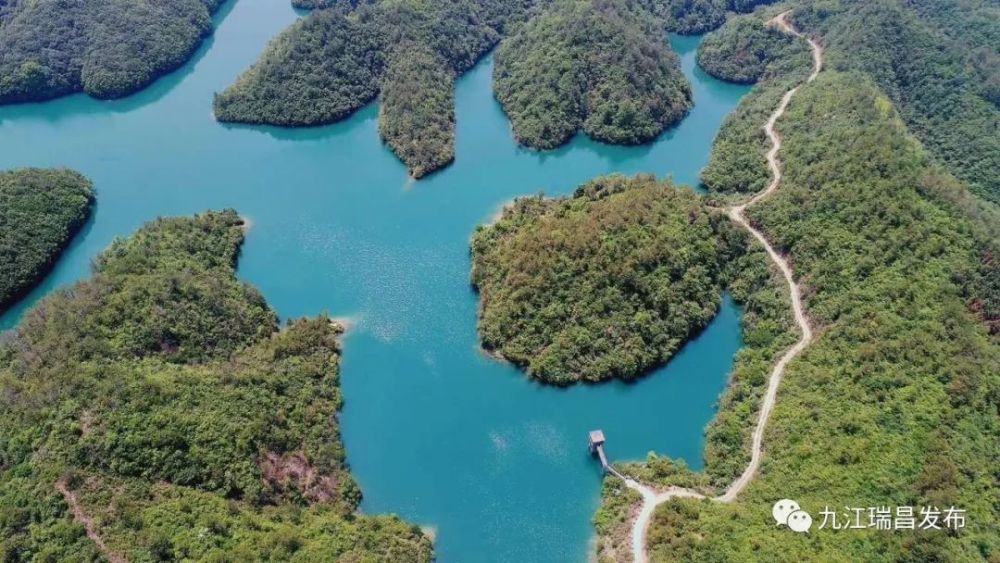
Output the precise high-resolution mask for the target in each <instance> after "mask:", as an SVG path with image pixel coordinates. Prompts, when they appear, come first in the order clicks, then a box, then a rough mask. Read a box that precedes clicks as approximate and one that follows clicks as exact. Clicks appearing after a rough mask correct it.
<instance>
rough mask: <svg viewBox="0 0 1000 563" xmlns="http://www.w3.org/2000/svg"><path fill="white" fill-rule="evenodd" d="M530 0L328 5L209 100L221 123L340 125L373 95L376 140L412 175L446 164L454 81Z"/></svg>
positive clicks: (450, 154)
mask: <svg viewBox="0 0 1000 563" xmlns="http://www.w3.org/2000/svg"><path fill="white" fill-rule="evenodd" d="M533 4H534V0H442V1H439V2H421V1H418V0H402V1H398V2H359V3H357V5H356V6H354V5H352V3H351V2H337V3H335V4H334V5H333V7H332V8H328V9H320V10H317V11H315V12H313V13H311V14H309V15H308V16H307V17H305V18H304V19H302V20H301V21H299V22H296V23H295V24H294V25H292V27H290V28H289V29H288V30H286V31H285V32H283V33H282V34H281V35H280V36H279V37H277V38H276V39H275V40H273V41H272V42H271V43H270V44H269V45H268V47H267V49H266V50H265V52H264V53H263V54H262V55H261V57H260V60H258V61H257V63H255V64H254V65H253V66H252V67H251V68H250V69H249V70H248V71H247V72H246V73H244V74H243V75H242V76H240V77H239V79H238V80H237V81H236V83H235V84H233V85H232V86H230V87H229V88H227V89H226V90H225V91H223V92H222V93H220V94H218V95H217V96H216V98H215V115H216V117H217V118H218V119H219V120H221V121H229V122H241V123H269V124H274V125H286V126H305V125H321V124H325V123H332V122H335V121H338V120H340V119H343V118H345V117H347V116H348V115H350V114H351V113H353V112H354V111H355V110H357V109H358V108H360V107H362V106H364V105H365V104H367V103H369V102H371V101H372V100H373V99H374V98H375V97H376V96H378V95H379V93H380V92H381V93H382V100H381V101H382V109H381V112H380V115H379V132H380V133H381V135H382V137H383V139H384V140H385V141H386V143H387V144H388V145H389V146H390V148H392V149H393V151H394V152H395V153H396V154H397V156H399V157H400V158H401V159H402V160H403V162H404V163H405V164H406V165H407V168H408V169H409V170H410V173H411V174H412V175H413V176H414V177H421V176H423V175H425V174H427V173H429V172H431V171H433V170H436V169H438V168H440V167H442V166H444V165H446V164H447V163H449V162H451V161H452V160H453V159H454V155H455V123H454V120H455V119H454V111H455V109H454V80H455V76H457V75H458V74H461V73H463V72H465V71H466V70H468V69H469V68H471V67H472V65H473V64H475V63H476V61H478V60H479V58H480V57H482V56H483V55H484V54H485V53H486V52H487V51H489V50H490V49H491V48H492V47H493V46H494V45H496V43H497V41H499V39H500V37H501V35H502V34H503V33H505V32H506V31H507V30H508V28H509V27H510V26H512V25H515V24H516V23H517V22H519V21H522V20H523V19H524V18H525V17H527V14H528V12H529V10H530V8H531V7H532V5H533Z"/></svg>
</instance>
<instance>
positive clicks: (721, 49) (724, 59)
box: [698, 16, 809, 84]
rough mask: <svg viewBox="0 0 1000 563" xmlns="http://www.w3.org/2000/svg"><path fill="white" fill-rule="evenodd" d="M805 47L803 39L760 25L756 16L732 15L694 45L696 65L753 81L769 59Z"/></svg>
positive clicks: (723, 76)
mask: <svg viewBox="0 0 1000 563" xmlns="http://www.w3.org/2000/svg"><path fill="white" fill-rule="evenodd" d="M808 50H809V49H808V47H807V46H806V44H805V42H804V41H799V40H796V39H795V38H794V37H793V36H792V35H790V34H788V33H786V32H784V31H783V30H780V29H777V28H775V27H774V26H766V25H764V22H763V21H762V19H761V18H760V17H759V16H735V17H733V18H732V19H730V20H729V22H727V23H726V25H724V26H722V27H721V28H719V29H718V30H716V31H713V32H711V33H709V34H708V35H706V36H705V39H704V40H702V42H701V43H700V44H699V45H698V66H700V67H701V68H703V69H705V72H707V73H709V74H711V75H712V76H714V77H716V78H719V79H721V80H727V81H729V82H739V83H742V84H753V83H756V82H757V81H758V80H760V79H761V78H762V77H763V76H764V73H765V71H766V70H767V68H768V66H769V65H770V64H771V63H772V62H774V61H776V60H778V59H781V58H784V57H791V56H796V55H799V56H801V55H804V54H807V53H808Z"/></svg>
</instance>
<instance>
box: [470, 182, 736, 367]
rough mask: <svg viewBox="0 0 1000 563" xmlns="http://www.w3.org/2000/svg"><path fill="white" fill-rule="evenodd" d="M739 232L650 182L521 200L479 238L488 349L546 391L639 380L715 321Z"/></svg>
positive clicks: (693, 201) (476, 274)
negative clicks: (728, 236) (729, 236)
mask: <svg viewBox="0 0 1000 563" xmlns="http://www.w3.org/2000/svg"><path fill="white" fill-rule="evenodd" d="M730 228H731V226H730V224H729V222H728V221H727V220H726V219H725V218H723V217H722V216H721V215H720V214H717V213H712V212H710V211H709V210H708V209H707V208H705V207H704V205H703V204H702V202H701V200H700V198H699V197H698V196H697V195H695V194H694V193H693V192H691V191H690V190H687V189H678V188H675V187H674V186H673V185H672V184H671V183H670V182H669V181H662V182H660V181H656V180H655V179H654V178H652V177H649V176H637V177H634V178H627V177H623V176H609V177H604V178H599V179H597V180H594V181H591V182H589V183H587V184H584V185H582V186H580V187H579V188H578V189H577V191H576V194H575V195H574V196H573V197H571V198H557V199H546V198H543V197H541V196H539V197H530V198H522V199H519V200H517V201H516V202H515V203H514V204H513V205H512V206H511V207H509V208H508V209H506V210H505V211H504V213H503V216H502V217H501V218H500V219H499V221H497V223H496V224H494V225H491V226H487V227H480V228H478V229H477V230H476V232H475V234H474V236H473V239H472V260H473V268H472V282H473V284H474V285H475V287H476V288H477V289H478V291H479V293H480V299H481V306H480V319H479V333H480V338H481V340H482V344H483V346H484V347H485V348H486V349H487V350H490V351H492V352H494V353H496V354H497V355H499V356H502V357H503V358H505V359H508V360H510V361H512V362H514V363H515V364H517V365H519V366H523V367H525V368H526V370H527V372H528V374H529V375H530V376H531V377H534V378H537V379H539V380H541V381H544V382H547V383H554V384H558V385H567V384H570V383H574V382H577V381H591V382H593V381H600V380H605V379H610V378H621V379H626V380H628V379H635V378H637V377H639V376H640V375H642V374H644V373H645V372H647V371H648V370H649V369H650V368H652V367H655V366H656V365H659V364H661V363H663V362H665V361H666V360H668V359H669V358H670V357H671V356H672V355H673V354H674V352H676V351H677V350H678V349H679V348H680V346H681V345H682V344H683V343H684V342H685V341H686V340H687V339H688V338H690V337H691V336H692V335H693V334H695V333H697V332H698V331H700V330H701V329H702V328H703V327H704V326H705V325H707V324H708V322H709V321H710V320H711V319H712V317H713V316H714V315H715V313H716V311H717V309H718V306H719V301H720V296H721V294H722V283H723V266H724V264H725V263H726V261H727V252H729V245H728V244H727V243H726V241H725V239H724V237H723V233H724V232H727V231H728V230H729V229H730Z"/></svg>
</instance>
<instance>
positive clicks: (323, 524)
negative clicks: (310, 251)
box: [0, 211, 432, 562]
mask: <svg viewBox="0 0 1000 563" xmlns="http://www.w3.org/2000/svg"><path fill="white" fill-rule="evenodd" d="M241 224H242V222H241V220H240V219H239V217H238V216H237V215H236V214H235V213H234V212H232V211H226V212H221V213H206V214H203V215H199V216H196V217H194V218H190V219H161V220H158V221H156V222H153V223H150V224H148V225H146V226H145V227H143V228H142V229H141V230H140V231H139V232H137V233H136V234H135V235H134V236H132V237H131V238H129V239H125V240H120V241H117V242H116V243H115V244H114V245H112V247H111V248H110V249H109V250H108V251H107V252H105V253H104V254H103V255H102V256H101V257H100V259H99V260H98V261H97V263H96V264H95V269H94V274H93V276H92V277H91V278H90V279H89V280H87V281H84V282H81V283H79V284H77V285H76V286H74V287H72V288H70V289H68V290H65V291H62V292H60V293H57V294H55V295H53V296H51V297H49V298H47V299H46V300H44V301H43V302H42V303H41V304H40V305H38V306H37V307H36V308H35V309H33V310H32V311H30V312H29V313H28V314H27V316H26V317H25V319H24V320H23V322H22V323H21V325H20V326H19V327H18V329H17V331H16V333H15V334H14V335H13V337H12V338H9V339H8V340H7V341H6V342H4V343H2V345H0V392H2V394H3V396H4V397H5V399H4V401H3V402H2V404H0V556H2V558H3V560H5V561H31V560H53V561H67V560H81V561H83V560H87V561H89V560H99V559H111V560H122V559H124V560H128V561H166V560H240V561H263V560H283V561H286V560H299V561H333V560H339V561H387V562H388V561H393V562H395V561H404V562H426V561H430V560H431V558H432V555H431V549H432V548H431V544H430V541H429V540H428V538H427V537H425V536H424V535H423V534H422V533H421V532H420V530H419V529H417V528H415V527H413V526H411V525H408V524H406V523H404V522H402V521H400V520H399V519H398V518H396V517H392V516H361V515H358V514H355V513H354V511H355V509H356V508H357V505H358V502H359V500H360V492H359V490H358V488H357V486H356V485H355V484H354V481H353V480H352V479H351V476H350V473H349V472H348V470H347V466H346V463H345V456H344V450H343V445H342V444H341V441H340V435H339V429H338V425H337V419H336V415H337V411H338V410H339V409H340V407H341V404H342V397H341V393H340V389H339V377H338V370H339V362H340V348H339V344H338V337H339V334H340V329H339V328H338V327H336V326H335V325H333V324H332V323H331V322H330V320H329V319H328V318H325V317H319V318H316V319H309V320H305V319H303V320H297V321H294V322H290V323H289V325H288V326H287V327H286V328H284V329H283V330H280V331H278V330H277V321H276V317H275V315H274V313H273V312H272V311H271V310H270V309H269V308H268V307H267V305H266V304H265V303H264V302H263V299H262V298H261V297H260V295H259V294H258V293H257V292H256V291H255V290H254V289H252V288H250V287H249V286H247V285H246V284H243V283H241V282H239V281H237V280H236V279H235V277H234V268H235V260H236V256H237V254H238V252H239V246H240V244H241V242H242V230H241Z"/></svg>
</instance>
